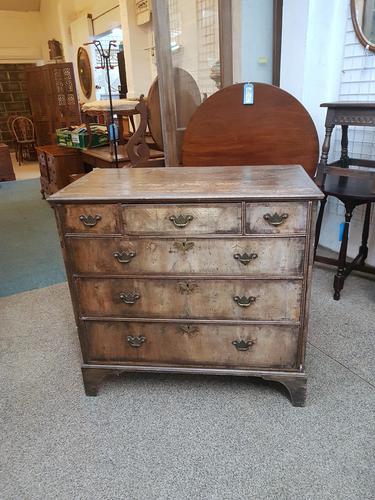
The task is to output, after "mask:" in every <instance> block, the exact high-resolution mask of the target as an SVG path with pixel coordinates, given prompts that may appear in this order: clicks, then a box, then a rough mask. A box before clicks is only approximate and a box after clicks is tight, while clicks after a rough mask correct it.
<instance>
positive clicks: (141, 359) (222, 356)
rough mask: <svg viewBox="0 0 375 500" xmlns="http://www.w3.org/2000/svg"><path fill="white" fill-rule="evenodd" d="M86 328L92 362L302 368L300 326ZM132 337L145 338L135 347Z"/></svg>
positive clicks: (107, 324)
mask: <svg viewBox="0 0 375 500" xmlns="http://www.w3.org/2000/svg"><path fill="white" fill-rule="evenodd" d="M85 327H86V335H87V337H86V338H87V345H88V353H89V354H88V359H89V361H90V362H106V363H129V362H130V363H145V362H146V363H155V364H160V363H165V364H170V365H173V364H178V365H189V364H190V365H210V366H227V367H233V366H238V367H247V368H249V367H257V368H259V367H267V368H271V369H272V368H277V369H281V368H284V369H285V368H289V369H290V368H295V367H296V359H297V345H298V327H292V326H273V325H262V326H254V325H246V326H244V325H212V324H201V323H194V324H191V323H186V322H181V323H167V324H163V323H161V324H160V323H136V322H126V323H124V322H112V323H110V322H104V321H100V322H97V321H89V322H86V324H85ZM129 336H132V337H143V338H144V339H145V340H144V342H142V344H141V346H140V347H131V345H130V344H129V342H128V340H127V338H128V337H129ZM236 340H244V341H250V342H254V343H253V345H251V346H250V347H249V350H247V351H238V350H237V349H236V347H235V346H234V345H233V344H232V342H233V341H236Z"/></svg>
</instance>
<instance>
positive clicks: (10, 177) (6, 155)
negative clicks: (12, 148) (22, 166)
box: [0, 143, 16, 181]
mask: <svg viewBox="0 0 375 500" xmlns="http://www.w3.org/2000/svg"><path fill="white" fill-rule="evenodd" d="M15 180H16V176H15V175H14V170H13V164H12V159H11V157H10V152H9V146H7V145H6V144H3V143H0V181H15Z"/></svg>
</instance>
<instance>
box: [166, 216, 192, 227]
mask: <svg viewBox="0 0 375 500" xmlns="http://www.w3.org/2000/svg"><path fill="white" fill-rule="evenodd" d="M193 219H194V217H193V216H192V215H183V214H181V215H177V216H176V215H171V216H170V217H169V220H170V221H171V222H172V223H173V225H174V226H175V227H177V228H179V229H181V228H183V227H185V226H187V225H188V224H189V222H191V221H192V220H193Z"/></svg>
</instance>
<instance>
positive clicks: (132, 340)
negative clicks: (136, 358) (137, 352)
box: [127, 335, 147, 349]
mask: <svg viewBox="0 0 375 500" xmlns="http://www.w3.org/2000/svg"><path fill="white" fill-rule="evenodd" d="M146 340H147V339H146V337H143V335H141V336H139V337H136V336H134V337H133V335H129V336H128V338H127V341H128V344H129V345H130V347H134V348H136V349H138V347H142V344H144V343H145V342H146Z"/></svg>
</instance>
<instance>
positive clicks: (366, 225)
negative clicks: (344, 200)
mask: <svg viewBox="0 0 375 500" xmlns="http://www.w3.org/2000/svg"><path fill="white" fill-rule="evenodd" d="M370 214H371V203H367V205H366V212H365V219H364V221H363V230H362V243H361V246H360V247H359V255H360V259H361V260H360V262H359V264H360V265H362V266H363V265H364V263H365V261H366V259H367V256H368V246H367V242H368V236H369V232H370Z"/></svg>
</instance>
